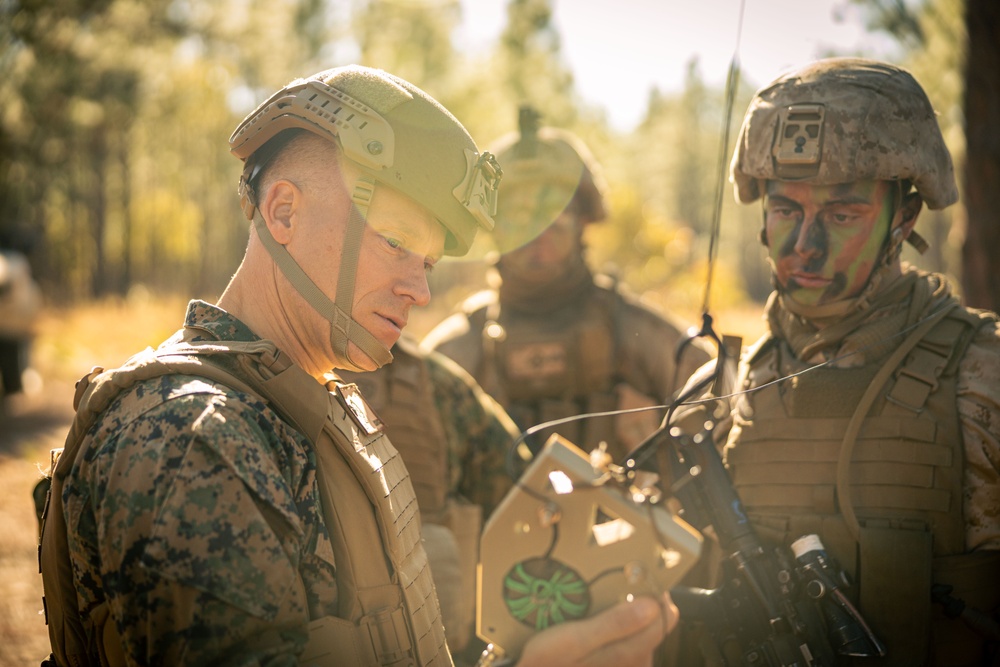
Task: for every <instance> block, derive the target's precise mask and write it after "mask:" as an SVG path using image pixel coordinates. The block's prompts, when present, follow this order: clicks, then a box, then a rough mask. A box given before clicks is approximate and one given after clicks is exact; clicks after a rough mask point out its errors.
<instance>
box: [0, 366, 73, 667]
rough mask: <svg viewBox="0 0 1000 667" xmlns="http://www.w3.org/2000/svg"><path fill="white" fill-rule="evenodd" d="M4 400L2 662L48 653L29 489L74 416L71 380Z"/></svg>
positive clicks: (18, 663) (14, 663) (2, 666)
mask: <svg viewBox="0 0 1000 667" xmlns="http://www.w3.org/2000/svg"><path fill="white" fill-rule="evenodd" d="M0 400H2V403H0V536H2V537H0V667H24V666H25V665H37V664H39V662H41V660H42V658H44V657H46V656H47V655H48V653H49V647H48V634H47V630H46V627H45V621H44V618H43V616H42V611H41V609H42V580H41V576H40V575H39V574H38V523H37V520H36V519H35V512H34V505H33V502H32V496H31V490H32V488H33V487H34V485H35V483H36V482H37V481H38V479H39V478H40V477H41V473H40V470H42V469H44V468H45V467H47V465H48V452H49V450H50V449H52V448H55V447H61V446H62V444H63V438H64V437H65V435H66V431H67V429H68V428H69V425H70V423H71V422H72V420H73V410H72V402H73V386H72V385H71V384H69V383H67V382H48V383H46V384H44V385H42V386H37V385H36V386H34V387H32V391H31V393H27V394H17V395H14V396H7V397H4V398H3V399H0Z"/></svg>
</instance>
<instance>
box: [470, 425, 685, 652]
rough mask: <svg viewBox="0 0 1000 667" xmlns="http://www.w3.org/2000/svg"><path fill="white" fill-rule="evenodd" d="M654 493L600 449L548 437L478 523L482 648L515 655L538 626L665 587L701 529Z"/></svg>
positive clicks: (676, 577)
mask: <svg viewBox="0 0 1000 667" xmlns="http://www.w3.org/2000/svg"><path fill="white" fill-rule="evenodd" d="M649 494H653V496H651V495H649ZM655 495H656V492H655V490H654V489H652V488H642V486H641V485H640V484H639V483H638V481H637V480H636V479H635V478H629V477H627V476H625V475H622V474H621V471H620V470H619V469H617V468H615V467H614V466H613V464H612V463H611V462H610V461H609V460H608V459H607V458H606V456H605V455H604V454H603V452H602V451H601V450H599V449H598V450H595V451H594V452H593V453H592V454H591V455H589V456H588V454H586V453H584V452H583V451H582V450H580V449H579V448H578V447H576V446H575V445H574V444H572V443H570V442H569V441H567V440H565V439H563V438H562V437H560V436H559V435H553V436H552V437H550V438H549V440H548V441H547V442H546V444H545V447H544V448H543V449H542V451H541V452H539V453H538V454H537V455H536V456H535V458H534V460H533V461H532V463H531V465H530V466H529V467H528V468H527V470H526V471H525V472H524V474H523V475H522V476H521V478H520V479H519V480H518V482H517V485H516V486H515V487H514V488H513V489H511V491H510V492H509V493H508V494H507V496H506V497H505V498H504V500H503V501H502V502H501V504H500V505H499V506H498V507H497V509H496V510H495V511H494V512H493V514H492V515H491V517H490V519H489V521H488V522H487V524H486V527H485V529H484V530H483V536H482V541H481V546H480V554H481V556H480V558H481V560H480V565H479V571H478V585H479V595H478V618H477V626H476V632H477V634H478V635H479V636H480V637H481V638H482V639H483V640H484V641H486V642H488V643H489V644H491V645H492V646H491V654H492V655H506V656H518V655H520V653H521V652H522V649H523V648H524V644H525V643H526V642H527V641H528V639H530V638H531V636H532V635H534V634H535V633H537V632H539V631H541V630H544V629H546V628H548V627H551V626H553V625H556V624H559V623H563V622H566V621H572V620H578V619H582V618H586V617H589V616H591V615H593V614H595V613H597V612H600V611H602V610H604V609H606V608H608V607H610V606H612V605H614V604H616V603H618V602H622V601H626V600H631V599H633V598H634V597H636V596H652V597H655V598H657V599H659V598H660V596H661V595H662V593H664V592H665V591H668V590H670V588H671V587H672V586H674V585H675V584H676V583H677V582H678V581H679V580H680V579H681V577H683V576H684V574H685V573H686V572H687V571H688V570H689V569H690V568H691V566H692V565H693V564H694V563H695V562H696V561H697V559H698V556H699V554H700V551H701V536H700V535H699V534H698V533H697V532H696V531H695V530H694V529H693V528H691V527H690V526H688V525H687V524H686V523H685V522H684V521H682V520H680V519H678V518H677V517H676V516H674V515H673V514H671V513H670V512H669V511H668V510H667V509H666V508H665V507H664V506H663V505H659V504H656V503H654V502H653V500H654V499H655Z"/></svg>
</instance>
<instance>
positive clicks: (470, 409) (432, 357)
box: [427, 352, 520, 517]
mask: <svg viewBox="0 0 1000 667" xmlns="http://www.w3.org/2000/svg"><path fill="white" fill-rule="evenodd" d="M427 365H428V368H429V370H430V374H431V382H432V384H433V385H434V401H435V404H436V405H437V407H438V410H439V411H440V412H441V414H442V415H443V416H444V419H443V420H442V421H443V422H444V425H445V430H446V432H447V438H448V452H449V466H448V467H449V470H450V471H451V476H452V478H451V480H449V488H450V489H452V490H454V491H457V492H458V493H459V494H460V495H462V496H464V497H465V498H466V499H468V500H470V501H471V502H474V503H476V504H477V505H481V506H482V508H483V516H484V517H486V516H489V513H490V512H491V511H492V510H493V508H494V507H496V506H497V504H498V503H499V502H500V500H501V499H503V496H504V494H506V493H507V491H508V490H509V489H510V487H511V486H513V481H512V480H511V479H510V477H509V476H508V474H507V470H506V465H505V458H506V456H507V451H508V449H509V448H510V447H511V446H512V445H513V443H514V441H515V440H516V439H517V437H518V435H520V432H519V431H518V429H517V427H516V426H515V425H514V422H513V420H511V418H510V417H509V416H508V415H507V412H506V411H505V410H504V409H503V408H502V407H501V406H500V404H499V403H497V402H496V401H495V400H493V398H492V397H491V396H490V395H489V394H487V393H486V392H485V391H483V389H482V388H481V387H480V386H479V385H478V384H476V381H475V380H474V379H472V377H471V376H470V375H469V374H468V373H466V372H465V371H464V370H463V369H462V368H461V367H460V366H459V365H458V364H457V363H455V362H454V361H452V360H451V359H449V358H447V357H445V356H444V355H442V354H438V353H436V352H430V353H428V354H427Z"/></svg>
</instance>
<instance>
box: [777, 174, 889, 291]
mask: <svg viewBox="0 0 1000 667" xmlns="http://www.w3.org/2000/svg"><path fill="white" fill-rule="evenodd" d="M893 192H894V190H893V189H892V188H890V187H888V184H887V183H886V182H885V181H858V182H855V183H848V184H845V185H837V186H821V185H809V184H805V183H788V182H785V181H768V184H767V195H766V197H765V202H764V215H765V222H764V224H765V229H766V231H767V246H768V248H767V250H768V260H769V263H770V265H771V270H772V272H773V273H774V276H775V280H776V282H777V284H778V289H779V290H780V291H781V292H782V293H784V294H786V295H788V296H789V297H791V298H792V299H794V300H795V301H796V302H797V303H800V304H802V305H805V306H819V305H823V304H827V303H832V302H835V301H840V300H843V299H848V298H851V297H854V296H857V295H858V294H860V293H861V291H862V290H863V289H864V287H865V285H866V284H867V282H868V278H869V277H870V276H871V274H872V271H873V270H874V269H875V267H876V266H877V265H878V263H879V260H880V258H881V251H882V248H883V246H884V243H885V240H886V238H887V235H888V230H889V224H890V222H891V220H892V217H893V206H892V195H893Z"/></svg>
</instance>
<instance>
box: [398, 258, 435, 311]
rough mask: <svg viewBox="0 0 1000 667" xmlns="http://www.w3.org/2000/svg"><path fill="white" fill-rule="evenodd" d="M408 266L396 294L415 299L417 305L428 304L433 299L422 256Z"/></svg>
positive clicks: (414, 302)
mask: <svg viewBox="0 0 1000 667" xmlns="http://www.w3.org/2000/svg"><path fill="white" fill-rule="evenodd" d="M413 259H414V261H413V262H412V263H411V265H410V266H408V267H407V271H406V276H405V278H404V279H403V280H401V281H400V282H399V284H398V285H397V287H396V294H398V295H399V296H404V297H407V298H408V299H410V300H411V301H413V305H415V306H426V305H427V304H428V303H430V301H431V288H430V284H428V282H427V269H426V268H425V267H424V261H423V259H421V258H413Z"/></svg>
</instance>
